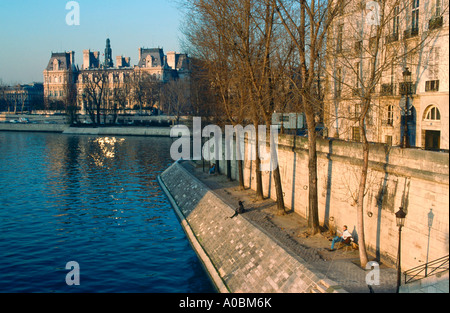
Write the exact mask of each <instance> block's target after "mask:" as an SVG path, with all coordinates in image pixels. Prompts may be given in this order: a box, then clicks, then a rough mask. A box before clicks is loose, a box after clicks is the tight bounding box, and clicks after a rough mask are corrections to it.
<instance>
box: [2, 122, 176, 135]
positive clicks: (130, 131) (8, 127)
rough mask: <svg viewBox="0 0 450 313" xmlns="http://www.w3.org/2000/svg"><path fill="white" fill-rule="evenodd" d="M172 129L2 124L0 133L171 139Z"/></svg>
mask: <svg viewBox="0 0 450 313" xmlns="http://www.w3.org/2000/svg"><path fill="white" fill-rule="evenodd" d="M170 129H171V128H170V127H139V126H121V127H115V126H105V127H71V126H70V125H68V124H45V123H44V124H33V123H0V131H23V132H52V133H63V134H71V135H98V136H158V137H170Z"/></svg>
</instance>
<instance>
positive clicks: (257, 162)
mask: <svg viewBox="0 0 450 313" xmlns="http://www.w3.org/2000/svg"><path fill="white" fill-rule="evenodd" d="M254 125H255V130H256V131H255V133H256V135H255V137H256V138H255V145H256V149H255V154H256V155H255V176H256V199H258V200H262V199H264V194H263V188H262V174H261V159H260V158H259V130H258V122H254Z"/></svg>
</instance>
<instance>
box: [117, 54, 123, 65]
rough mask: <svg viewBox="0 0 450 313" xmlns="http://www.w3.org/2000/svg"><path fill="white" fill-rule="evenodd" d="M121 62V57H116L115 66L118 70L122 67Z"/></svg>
mask: <svg viewBox="0 0 450 313" xmlns="http://www.w3.org/2000/svg"><path fill="white" fill-rule="evenodd" d="M122 60H123V57H122V56H120V55H118V56H116V64H117V67H118V68H121V67H122V66H123V65H122Z"/></svg>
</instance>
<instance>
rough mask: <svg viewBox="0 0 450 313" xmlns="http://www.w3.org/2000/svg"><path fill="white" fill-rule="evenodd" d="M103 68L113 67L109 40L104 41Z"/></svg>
mask: <svg viewBox="0 0 450 313" xmlns="http://www.w3.org/2000/svg"><path fill="white" fill-rule="evenodd" d="M104 66H105V68H108V67H113V66H114V63H113V59H112V49H111V43H110V40H109V38H107V39H106V48H105V63H104Z"/></svg>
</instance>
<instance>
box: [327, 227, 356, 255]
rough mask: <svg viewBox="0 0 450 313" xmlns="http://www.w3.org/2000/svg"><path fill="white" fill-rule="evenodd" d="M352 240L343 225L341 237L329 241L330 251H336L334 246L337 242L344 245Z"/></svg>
mask: <svg viewBox="0 0 450 313" xmlns="http://www.w3.org/2000/svg"><path fill="white" fill-rule="evenodd" d="M351 238H352V234H350V232H349V231H348V229H347V225H344V227H343V230H342V236H336V237H334V238H333V240H332V241H331V249H330V251H335V250H336V249H334V245H335V244H336V243H337V242H344V243H346V244H349V243H350V241H351Z"/></svg>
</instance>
